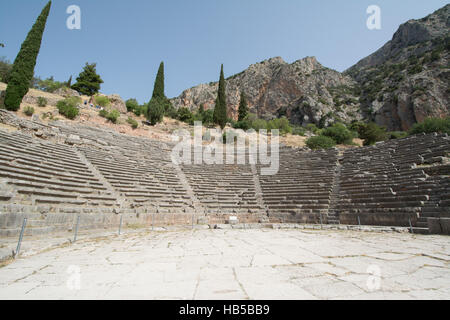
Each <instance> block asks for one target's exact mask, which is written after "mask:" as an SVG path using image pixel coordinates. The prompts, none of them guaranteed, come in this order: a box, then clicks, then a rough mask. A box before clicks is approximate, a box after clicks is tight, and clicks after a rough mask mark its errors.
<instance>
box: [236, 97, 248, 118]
mask: <svg viewBox="0 0 450 320" xmlns="http://www.w3.org/2000/svg"><path fill="white" fill-rule="evenodd" d="M238 113H239V116H238V121H242V120H245V118H247V116H248V105H247V97H246V96H245V93H244V91H242V92H241V101H240V103H239V109H238Z"/></svg>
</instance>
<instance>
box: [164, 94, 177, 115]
mask: <svg viewBox="0 0 450 320" xmlns="http://www.w3.org/2000/svg"><path fill="white" fill-rule="evenodd" d="M164 115H165V116H166V117H169V118H172V119H176V118H177V116H178V110H177V109H175V107H174V106H173V105H172V103H171V102H170V101H169V99H167V98H165V103H164Z"/></svg>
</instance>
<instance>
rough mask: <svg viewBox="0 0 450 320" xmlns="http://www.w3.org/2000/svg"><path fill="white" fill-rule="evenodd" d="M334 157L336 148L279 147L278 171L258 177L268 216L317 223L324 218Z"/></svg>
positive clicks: (327, 206) (328, 199)
mask: <svg viewBox="0 0 450 320" xmlns="http://www.w3.org/2000/svg"><path fill="white" fill-rule="evenodd" d="M336 157H337V151H336V150H335V149H332V150H329V151H314V152H306V151H304V150H293V149H290V148H281V149H280V168H279V171H278V173H277V174H276V175H273V176H260V177H259V179H260V183H261V188H262V191H263V199H264V203H265V205H266V206H267V207H268V210H269V215H270V217H271V218H272V219H279V220H280V221H282V222H305V223H306V222H308V223H319V222H320V219H321V217H322V219H323V220H322V221H323V222H325V221H326V220H325V219H326V215H327V213H328V209H329V204H330V192H331V189H332V182H333V176H334V170H335V166H336ZM258 167H259V168H261V166H258ZM322 215H323V216H322Z"/></svg>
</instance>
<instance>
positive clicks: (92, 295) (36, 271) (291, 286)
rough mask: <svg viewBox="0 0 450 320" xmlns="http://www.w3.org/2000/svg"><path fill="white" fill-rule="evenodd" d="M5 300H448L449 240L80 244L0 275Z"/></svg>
mask: <svg viewBox="0 0 450 320" xmlns="http://www.w3.org/2000/svg"><path fill="white" fill-rule="evenodd" d="M0 299H199V300H202V299H226V300H228V299H296V300H297V299H446V300H447V299H450V237H445V236H423V235H411V234H397V233H365V232H358V231H324V230H310V231H307V230H273V229H258V230H182V231H168V232H141V233H134V234H128V235H121V236H111V237H107V238H103V239H96V240H92V239H91V240H89V239H87V240H80V241H78V242H76V243H75V244H72V245H65V246H61V247H59V248H56V249H52V250H47V251H45V252H41V253H39V254H35V255H32V256H28V257H25V258H20V259H17V260H16V261H14V262H12V263H10V264H8V265H6V266H4V267H2V268H0Z"/></svg>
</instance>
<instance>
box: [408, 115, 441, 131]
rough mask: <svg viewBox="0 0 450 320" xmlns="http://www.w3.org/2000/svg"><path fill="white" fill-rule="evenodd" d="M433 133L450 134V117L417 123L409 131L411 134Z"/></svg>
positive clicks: (429, 119) (427, 119) (428, 119)
mask: <svg viewBox="0 0 450 320" xmlns="http://www.w3.org/2000/svg"><path fill="white" fill-rule="evenodd" d="M433 132H437V133H447V134H450V117H447V118H426V119H425V120H424V121H423V122H421V123H416V124H415V125H414V126H413V127H412V128H411V130H410V131H409V133H410V134H418V133H433Z"/></svg>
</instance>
